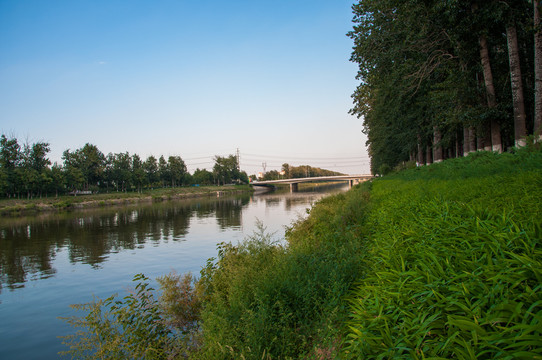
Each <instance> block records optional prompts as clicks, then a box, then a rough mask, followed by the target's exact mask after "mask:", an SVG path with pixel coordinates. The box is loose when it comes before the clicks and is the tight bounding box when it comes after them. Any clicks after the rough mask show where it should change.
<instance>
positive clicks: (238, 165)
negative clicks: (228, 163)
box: [237, 148, 241, 171]
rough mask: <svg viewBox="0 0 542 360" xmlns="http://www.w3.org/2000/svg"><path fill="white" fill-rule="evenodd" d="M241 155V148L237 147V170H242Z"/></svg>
mask: <svg viewBox="0 0 542 360" xmlns="http://www.w3.org/2000/svg"><path fill="white" fill-rule="evenodd" d="M240 159H241V155H239V148H237V170H239V171H241V161H240Z"/></svg>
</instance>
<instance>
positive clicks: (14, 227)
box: [0, 203, 193, 291]
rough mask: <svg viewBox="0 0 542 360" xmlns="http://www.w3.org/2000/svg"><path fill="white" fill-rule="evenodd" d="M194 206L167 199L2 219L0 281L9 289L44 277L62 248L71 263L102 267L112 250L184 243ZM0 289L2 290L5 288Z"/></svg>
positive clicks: (0, 229) (50, 273)
mask: <svg viewBox="0 0 542 360" xmlns="http://www.w3.org/2000/svg"><path fill="white" fill-rule="evenodd" d="M192 213H193V209H192V204H191V203H188V204H182V203H164V204H156V205H153V206H146V207H138V208H131V209H126V208H120V209H116V210H112V211H94V212H89V211H85V212H82V213H77V214H76V213H72V214H55V215H53V216H49V218H48V219H46V220H44V219H43V218H42V217H41V216H40V217H35V218H26V219H25V220H26V221H25V222H22V221H17V219H14V221H13V223H12V224H9V223H7V222H6V221H2V225H1V228H0V281H1V283H2V284H3V285H6V286H7V287H8V288H9V289H14V288H17V287H22V286H24V283H25V282H26V281H28V280H29V279H31V278H46V277H49V276H52V275H53V274H54V273H55V272H56V270H55V269H54V268H53V267H52V261H53V259H54V258H55V257H56V256H57V253H58V251H62V250H65V251H67V252H68V258H69V261H70V262H72V263H84V264H89V265H91V266H93V267H99V266H100V264H101V263H103V262H104V261H105V260H106V259H107V257H108V255H109V254H110V253H116V252H120V251H122V250H128V249H135V248H138V247H142V246H144V245H145V244H146V243H148V242H151V243H154V244H158V243H160V242H161V241H165V242H166V241H180V240H182V239H183V238H184V237H185V236H186V234H187V232H188V227H189V224H190V218H191V216H192ZM1 289H2V288H1V287H0V291H1Z"/></svg>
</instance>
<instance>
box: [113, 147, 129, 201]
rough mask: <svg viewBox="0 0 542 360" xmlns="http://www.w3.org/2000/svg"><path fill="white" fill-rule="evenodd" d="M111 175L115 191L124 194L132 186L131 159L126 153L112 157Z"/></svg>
mask: <svg viewBox="0 0 542 360" xmlns="http://www.w3.org/2000/svg"><path fill="white" fill-rule="evenodd" d="M112 175H113V182H114V183H115V186H116V188H117V191H119V190H120V191H124V192H126V191H127V190H128V189H129V188H130V187H131V186H132V180H133V178H132V158H131V156H130V154H129V153H128V152H125V153H118V154H115V155H114V156H113V163H112Z"/></svg>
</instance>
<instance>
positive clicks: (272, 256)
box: [83, 149, 542, 360]
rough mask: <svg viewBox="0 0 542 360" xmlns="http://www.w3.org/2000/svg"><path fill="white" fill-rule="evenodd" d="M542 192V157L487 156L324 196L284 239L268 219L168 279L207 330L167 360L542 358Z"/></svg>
mask: <svg viewBox="0 0 542 360" xmlns="http://www.w3.org/2000/svg"><path fill="white" fill-rule="evenodd" d="M541 190H542V151H541V150H540V149H522V150H520V151H517V152H516V153H512V154H502V155H498V154H493V153H475V154H472V155H470V156H468V157H466V158H462V159H454V160H449V161H445V162H442V163H439V164H434V165H432V166H429V167H423V168H417V169H411V170H406V171H403V172H401V173H399V174H396V175H390V176H386V177H384V178H380V179H376V180H374V181H372V182H371V183H363V184H361V185H358V186H356V187H354V188H353V189H352V190H351V191H349V192H347V193H342V194H339V195H334V196H330V197H327V198H324V199H323V200H321V201H319V202H318V203H317V204H316V205H315V206H314V207H313V208H312V209H311V210H310V216H309V217H308V219H306V220H304V221H299V222H297V223H295V224H293V225H292V227H291V228H290V229H289V230H288V231H287V235H286V242H276V241H275V240H274V239H273V237H272V235H271V234H268V233H266V231H265V227H264V226H263V225H262V224H260V227H259V232H257V233H256V234H254V236H252V237H251V238H249V239H247V240H245V241H243V242H241V243H239V244H220V246H219V248H218V257H217V259H209V261H208V262H207V265H206V266H205V267H204V268H203V270H202V271H201V278H200V279H199V280H198V281H197V283H196V284H194V286H193V287H191V286H190V284H189V283H190V281H188V280H186V281H181V282H179V281H178V280H176V281H162V283H163V284H170V285H166V286H165V288H164V289H163V292H164V293H165V294H185V295H178V296H177V295H174V296H173V297H171V296H168V297H167V299H168V301H167V306H166V308H168V309H173V308H177V309H183V310H178V311H180V312H181V314H174V315H172V314H171V313H168V311H165V312H164V313H161V314H162V315H161V316H163V317H164V318H165V319H167V318H172V317H173V318H177V319H193V318H197V320H195V321H197V326H192V327H191V329H192V330H191V332H190V333H189V334H187V333H186V331H184V330H183V331H182V332H183V336H181V337H176V338H175V337H173V335H172V334H174V333H175V331H177V332H179V329H169V330H167V331H166V332H167V333H168V335H167V340H168V341H167V345H168V349H174V350H168V351H165V353H164V356H163V357H159V358H168V356H170V355H172V354H176V356H177V357H178V358H193V359H255V360H256V359H258V360H260V359H319V360H324V359H337V358H341V359H426V358H427V359H448V358H454V359H495V358H498V359H515V358H518V359H521V358H525V359H537V358H542V341H541V340H540V339H542V246H541V240H542V211H541V210H542V192H541ZM171 284H184V285H182V286H181V285H171ZM172 286H173V289H172V288H171V287H172ZM175 286H179V288H177V289H175ZM175 297H179V304H182V306H175V305H176V304H175V300H174V298H175ZM194 297H196V298H197V299H196V300H197V301H196V300H194ZM191 303H194V304H197V306H196V305H194V306H192V305H190V306H188V305H187V304H191ZM130 304H131V303H130ZM156 306H160V305H156ZM93 309H95V312H94V314H99V311H98V310H100V309H99V307H96V306H95V307H94V308H93ZM113 310H114V309H113ZM123 311H124V310H123ZM171 311H172V310H170V312H171ZM175 311H177V310H175ZM183 313H184V314H183ZM92 314H93V313H91V315H92ZM123 314H124V313H123ZM132 315H133V316H134V317H135V319H136V320H137V319H138V316H139V315H138V313H133V314H132ZM187 315H190V316H187ZM123 316H124V315H123ZM89 319H90V320H93V321H94V318H93V317H91V318H87V322H86V323H85V324H86V325H85V326H87V327H89V329H90V330H91V331H90V333H92V334H95V333H96V331H92V329H94V330H96V329H100V328H103V329H106V330H107V329H108V327H107V326H105V325H107V324H105V323H103V324H101V325H100V323H98V324H97V325H96V324H94V325H90V326H89V325H88V321H89ZM183 321H185V320H183ZM166 322H167V321H166ZM161 323H163V322H160V324H161ZM184 323H186V321H185V322H184ZM104 324H105V325H104ZM138 324H141V323H140V322H138ZM149 329H150V330H152V329H153V327H152V324H149ZM150 330H149V331H150ZM145 331H147V330H144V332H145ZM84 334H85V333H83V335H84ZM143 338H144V336H143ZM84 339H85V338H84ZM84 339H83V340H84ZM187 339H188V340H187ZM173 340H175V341H177V342H178V345H176V346H172V345H171V342H172V341H173ZM187 341H189V343H187ZM157 343H159V342H157ZM105 345H110V344H105ZM114 345H115V346H116V347H118V346H133V345H134V344H128V343H127V344H124V345H122V344H118V343H116V344H114ZM175 349H176V350H175ZM179 349H181V350H179ZM166 350H167V349H166ZM168 354H169V355H168ZM170 357H174V356H170ZM93 358H95V357H93Z"/></svg>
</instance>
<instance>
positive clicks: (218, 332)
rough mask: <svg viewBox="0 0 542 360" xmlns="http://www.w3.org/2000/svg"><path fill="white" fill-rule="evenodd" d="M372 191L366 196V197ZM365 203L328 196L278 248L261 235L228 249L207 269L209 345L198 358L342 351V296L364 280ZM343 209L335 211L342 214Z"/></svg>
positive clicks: (204, 276) (205, 331) (204, 279)
mask: <svg viewBox="0 0 542 360" xmlns="http://www.w3.org/2000/svg"><path fill="white" fill-rule="evenodd" d="M365 194H366V193H365ZM358 200H359V199H358V198H355V199H351V200H347V199H346V198H345V197H344V196H335V197H331V198H327V199H325V200H323V201H322V202H320V203H319V204H318V205H317V206H316V207H315V208H314V209H313V211H312V213H311V216H310V218H309V220H308V221H300V222H298V223H297V224H295V225H294V226H293V228H291V229H290V230H289V231H288V235H287V240H288V243H287V244H284V245H281V244H275V243H274V242H273V241H272V237H271V235H269V234H266V233H265V231H264V228H263V226H262V225H261V224H260V228H259V229H260V231H259V233H256V234H255V235H254V236H253V237H251V238H250V239H247V240H246V241H244V242H242V243H241V244H239V245H231V244H222V245H221V246H220V247H219V258H218V260H217V261H216V262H213V261H210V262H209V263H208V264H207V267H206V268H205V269H204V270H203V271H202V278H201V280H200V285H201V286H202V289H203V294H204V296H203V299H204V307H203V312H202V334H203V339H202V347H201V349H200V350H199V352H198V353H196V354H195V357H196V358H202V359H231V358H245V359H262V358H269V359H271V358H298V357H302V356H311V354H312V355H314V356H316V355H315V354H323V353H326V354H330V353H333V352H335V351H336V350H337V343H338V342H339V339H340V333H339V332H338V330H337V324H338V323H340V321H341V319H343V317H344V315H345V310H346V309H345V307H344V303H343V302H341V298H342V297H343V296H344V295H345V294H346V293H347V291H348V289H349V288H350V286H351V284H352V282H353V281H354V280H355V279H356V278H357V277H358V276H359V274H360V271H361V265H360V262H359V256H360V253H361V251H362V248H361V242H360V241H359V238H358V236H359V234H360V229H359V228H358V226H357V219H359V217H360V216H362V214H363V212H364V211H365V206H364V205H363V204H362V203H360V202H359V201H358ZM340 208H342V209H344V210H343V211H340V212H337V213H335V211H334V210H336V209H340Z"/></svg>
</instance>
